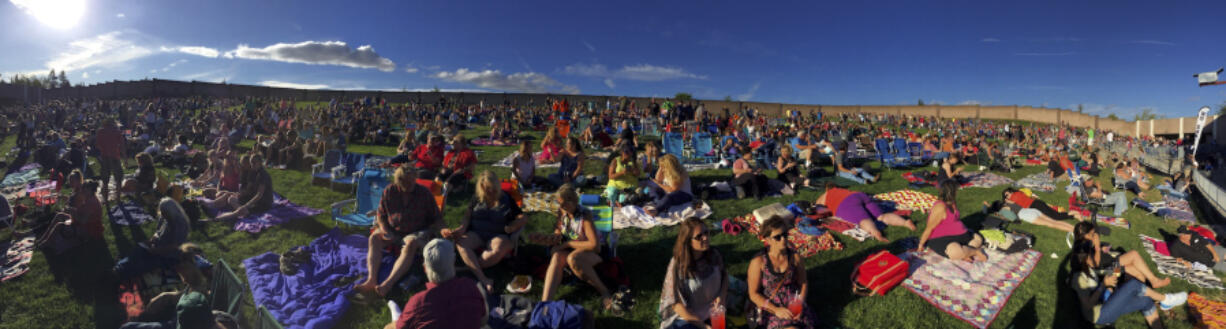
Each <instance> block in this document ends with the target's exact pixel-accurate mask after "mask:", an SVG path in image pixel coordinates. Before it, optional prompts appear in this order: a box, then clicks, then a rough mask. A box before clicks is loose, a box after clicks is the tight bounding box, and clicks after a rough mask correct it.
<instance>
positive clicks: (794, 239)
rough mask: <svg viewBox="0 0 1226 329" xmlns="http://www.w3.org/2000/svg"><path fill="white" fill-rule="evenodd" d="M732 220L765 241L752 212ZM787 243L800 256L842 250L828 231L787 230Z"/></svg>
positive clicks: (840, 244) (840, 245)
mask: <svg viewBox="0 0 1226 329" xmlns="http://www.w3.org/2000/svg"><path fill="white" fill-rule="evenodd" d="M732 221H733V222H735V223H737V224H740V225H741V226H744V227H745V232H747V233H748V234H752V235H753V236H754V237H755V238H758V240H759V241H762V243H764V244H765V243H766V240H764V239H763V238H762V237H760V236H759V234H758V231H759V225H758V219H757V218H755V217H754V215H753V214H752V213H751V214H746V215H744V216H740V217H734V218H732ZM788 245H790V246H792V249H793V250H795V251H796V254H797V255H800V256H801V257H810V256H813V255H816V254H817V253H818V252H821V251H826V250H843V244H842V243H839V241H838V240H835V239H834V236H832V235H830V233H829V232H826V233H823V234H820V235H808V234H804V233H801V232H800V230H790V231H788Z"/></svg>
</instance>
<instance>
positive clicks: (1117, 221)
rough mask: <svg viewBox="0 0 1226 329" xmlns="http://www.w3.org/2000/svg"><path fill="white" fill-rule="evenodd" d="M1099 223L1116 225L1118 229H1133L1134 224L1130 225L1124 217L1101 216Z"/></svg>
mask: <svg viewBox="0 0 1226 329" xmlns="http://www.w3.org/2000/svg"><path fill="white" fill-rule="evenodd" d="M1098 221H1099V222H1102V223H1107V224H1111V225H1114V226H1117V227H1122V228H1131V227H1132V224H1129V223H1128V219H1126V218H1124V217H1103V216H1099V217H1098Z"/></svg>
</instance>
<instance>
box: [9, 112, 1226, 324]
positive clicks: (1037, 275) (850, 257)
mask: <svg viewBox="0 0 1226 329" xmlns="http://www.w3.org/2000/svg"><path fill="white" fill-rule="evenodd" d="M485 131H486V130H485V129H473V130H468V131H465V132H464V134H465V135H468V136H469V137H475V136H477V135H480V134H483V133H484V132H485ZM527 134H530V135H534V136H536V137H537V138H540V137H541V134H539V133H537V132H530V133H527ZM538 140H539V139H538ZM5 142H8V143H11V138H10V140H6V141H5ZM241 146H247V147H249V146H250V142H247V143H246V144H243V145H241ZM475 149H477V150H479V151H481V152H482V154H481V155H480V157H479V159H480V162H479V164H478V171H480V170H486V169H489V170H493V171H494V172H496V173H497V174H498V175H499V177H508V175H509V169H508V168H497V167H492V166H491V165H492V164H493V163H494V162H495V161H497V160H499V159H501V158H503V157H505V156H506V155H507V154H510V153H511V152H512V151H513V148H512V147H476V148H475ZM348 151H350V152H362V153H372V154H378V155H392V154H394V153H395V148H394V147H389V146H365V145H353V146H350V147H349V150H348ZM587 164H588V165H587V166H585V167H586V170H585V171H587V172H588V173H591V174H599V172H600V170H601V168H603V165H602V164H601V163H600V162H599V161H597V160H590V161H589V162H588V163H587ZM872 167H873V169H874V170H878V166H877V164H875V163H874V164H872ZM827 169H829V168H827ZM926 169H928V170H931V168H926ZM1041 170H1043V169H1042V168H1041V167H1026V168H1023V169H1021V170H1019V171H1018V172H1015V173H1010V174H1005V175H1006V176H1008V177H1010V178H1014V179H1018V178H1021V177H1023V176H1025V175H1028V174H1031V173H1035V172H1039V171H1041ZM547 172H551V170H543V171H542V173H541V174H544V173H547ZM270 173H271V174H272V178H273V181H274V183H275V184H276V190H277V191H278V192H279V193H281V194H283V195H284V196H286V197H287V198H289V199H290V200H293V201H294V202H296V203H300V204H303V205H307V206H311V207H315V208H320V209H325V210H326V209H327V208H328V206H329V205H330V204H332V203H333V202H335V201H339V200H343V199H347V198H350V197H351V194H350V193H346V192H342V191H336V190H331V189H329V188H327V187H325V186H316V185H312V184H311V178H310V173H309V172H301V171H292V170H270ZM900 173H902V171H899V170H890V171H885V172H883V175H882V181H881V182H879V183H876V184H872V185H859V186H854V187H852V189H854V190H859V191H864V192H868V193H881V192H889V191H894V190H899V189H903V188H906V186H907V183H906V181H905V180H903V179H902V178H901V177H900V176H899V174H900ZM1107 175H1109V173H1104V174H1103V176H1102V177H1100V180H1102V181H1106V179H1107V177H1109V176H1107ZM730 176H731V171H730V170H726V169H725V170H708V171H702V172H696V173H692V177H693V180H694V181H695V183H702V182H710V181H714V180H728V179H729V177H730ZM1156 179H1157V178H1156ZM1064 184H1065V183H1061V184H1059V186H1058V187H1059V188H1057V192H1054V193H1039V195H1040V196H1041V197H1042V198H1043V199H1044V200H1046V201H1048V202H1049V203H1052V204H1056V205H1067V198H1068V195H1067V194H1065V193H1064V192H1063V186H1064ZM1003 189H1004V186H1000V187H996V188H991V189H980V188H967V189H963V190H962V191H961V192H960V193H959V198H958V200H959V203H958V205H959V208H960V210H961V211H962V213H963V214H964V215H966V217H964V220H965V221H966V222H967V223H969V224H972V225H973V224H975V223H977V222H978V221H979V220H981V219H982V217H981V216H980V215H977V214H978V213H979V210H980V203H981V201H991V200H992V199H993V198H995V197H996V196H998V195H1000V191H1001V190H1003ZM920 191H923V192H927V193H935V189H933V188H931V187H927V188H922V189H920ZM819 192H820V191H817V190H802V191H800V192H799V193H798V194H797V195H796V196H791V197H781V198H767V199H765V200H763V201H755V200H752V199H751V200H721V201H714V202H711V205H712V207H713V209H714V210H715V215H714V216H712V217H710V218H708V221H710V222H712V223H714V222H718V221H720V220H722V219H724V218H728V217H732V216H737V215H743V214H746V213H749V212H751V211H753V209H755V208H758V207H760V206H763V205H766V204H769V203H774V202H779V203H783V204H787V203H790V202H792V201H795V200H810V201H811V200H814V199H816V198H817V196H818V194H819ZM585 193H597V190H596V189H595V188H589V189H587V190H586V191H585ZM1156 194H1157V193H1156V192H1152V193H1150V195H1151V198H1152V197H1153V196H1156ZM470 199H471V197H470V195H469V194H467V193H461V194H455V195H452V196H451V197H450V198H449V199H448V203H447V211H446V219H447V221H448V223H449V224H450V225H451V226H454V225H456V224H457V222H458V221H459V218H460V216H462V215H463V207H464V205H466V204H467V203H468V202H469V201H470ZM1125 217H1127V218H1128V219H1129V220H1130V221H1131V222H1132V224H1133V228H1132V229H1130V230H1124V229H1119V228H1113V229H1114V231H1113V233H1112V234H1111V235H1110V236H1108V237H1106V238H1105V240H1106V241H1107V242H1110V243H1112V244H1114V245H1118V246H1123V247H1125V248H1127V249H1133V250H1141V246H1140V242H1139V240H1138V239H1137V237H1136V235H1137V234H1139V233H1143V234H1147V235H1151V236H1158V234H1159V233H1158V232H1159V230H1166V231H1173V230H1174V228H1175V227H1177V226H1178V225H1177V224H1176V223H1174V222H1170V221H1167V220H1163V219H1161V218H1158V217H1154V216H1151V215H1148V214H1146V213H1145V212H1143V211H1141V210H1138V209H1130V210H1128V212H1127V213H1126V214H1125ZM530 218H531V223H530V226H529V230H530V231H545V230H548V229H549V228H550V227H551V226H552V223H553V222H552V221H553V217H552V216H550V215H549V214H541V213H537V214H532V215H531V217H530ZM912 219H913V220H915V221H917V224H919V225H920V227H921V229H922V226H923V220H924V217H923V216H922V214H916V215H914V216H912ZM333 227H334V224H333V222H332V219H331V218H330V217H329V215H328V214H327V213H325V214H322V215H319V216H315V217H313V218H310V219H303V220H297V221H294V222H291V223H288V224H286V225H283V226H279V227H274V228H271V229H268V230H265V231H264V232H263V233H260V234H249V233H246V232H235V231H233V230H232V229H231V226H230V225H227V224H224V223H208V224H205V225H202V226H200V227H197V228H196V229H195V230H194V231H193V232H192V233H191V236H190V240H191V241H193V242H196V243H199V244H200V245H201V246H202V247H203V248H204V249H205V252H206V255H207V256H208V257H209V258H210V259H218V258H224V259H225V260H226V261H227V262H229V263H230V264H231V265H233V266H235V267H236V268H235V270H236V272H238V274H239V276H240V277H241V278H242V279H243V281H244V282H246V278H245V270H243V269H242V268H239V266H240V264H241V263H242V260H243V259H246V258H249V257H252V256H256V255H259V254H262V253H265V252H270V251H271V252H283V251H285V250H288V249H289V248H291V247H293V246H298V245H304V244H307V243H309V242H310V241H312V240H313V239H315V238H316V237H318V236H320V235H321V234H323V233H325V232H327V231H328V230H330V229H332V228H333ZM1011 228H1014V229H1021V230H1024V231H1027V232H1031V233H1034V234H1035V235H1036V236H1037V237H1038V243H1037V245H1036V246H1035V249H1036V250H1038V251H1041V252H1043V254H1044V257H1043V258H1042V260H1041V261H1039V264H1038V266H1037V268H1036V269H1035V270H1034V272H1033V273H1032V274H1031V276H1030V277H1029V278H1028V279H1027V280H1026V281H1025V282H1024V283H1023V284H1022V285H1021V286H1020V287H1019V288H1018V289H1017V290H1016V291H1015V293H1014V295H1013V297H1012V299H1011V300H1010V301H1009V303H1008V305H1007V306H1006V307H1005V308H1004V309H1003V310H1002V312H1001V314H1000V316H999V317H998V318H997V319H996V321H995V322H993V324H992V327H993V328H1005V327H1007V326H1009V325H1010V324H1014V325H1015V326H1016V327H1018V328H1028V327H1068V326H1071V325H1072V324H1073V323H1076V322H1078V321H1080V318H1081V314H1080V313H1079V309H1078V308H1077V305H1076V300H1075V299H1074V297H1071V295H1070V292H1069V289H1068V288H1067V286H1065V285H1064V284H1062V279H1063V276H1062V275H1063V274H1060V273H1061V272H1062V271H1064V272H1065V273H1067V266H1063V267H1062V265H1064V264H1063V263H1062V261H1063V258H1064V256H1066V255H1067V253H1068V247H1066V246H1065V242H1064V234H1063V232H1057V231H1055V230H1052V229H1048V228H1043V227H1038V226H1033V225H1029V224H1024V223H1017V224H1012V225H1011ZM153 230H154V227H153V224H148V225H146V226H144V227H141V228H139V229H128V228H121V227H116V226H112V225H107V232H106V246H105V247H106V248H101V246H98V247H96V248H85V249H86V250H84V251H79V252H77V254H75V255H71V256H70V257H75V258H74V259H75V261H73V262H69V261H64V260H63V259H64V257H51V258H50V259H49V258H48V257H47V256H46V255H44V254H43V253H41V252H38V253H36V254H35V257H34V261H33V269H32V270H31V272H30V273H28V274H27V275H25V276H24V277H22V278H19V279H17V280H15V281H12V282H6V283H0V300H4V302H0V328H90V327H97V328H111V327H114V326H116V325H117V323H118V321H119V319H120V314H121V313H120V312H121V311H122V310H119V309H118V308H117V306H116V305H115V303H114V296H113V295H114V294H113V292H110V293H108V291H111V289H112V287H113V285H111V284H108V283H106V282H100V281H101V280H100V279H98V278H99V277H101V275H98V274H97V273H101V272H100V271H101V270H102V269H104V268H106V267H109V266H110V264H113V262H114V260H115V259H119V258H120V257H121V255H123V254H124V253H126V252H127V251H128V250H130V249H131V248H132V247H131V246H132V243H133V241H140V240H141V239H143V238H144V237H145V236H148V235H150V234H152V231H153ZM345 231H346V232H349V233H364V232H365V231H366V230H365V229H358V228H347V229H345ZM676 233H677V229H676V228H675V227H665V228H656V229H651V230H639V229H626V230H622V231H620V234H621V236H622V238H621V240H620V245H619V247H618V253H619V255H620V256H621V257H622V258H623V259H624V260H625V263H626V264H627V265H628V267H629V268H628V270H629V271H630V273H631V281H632V285H633V290H634V291H635V299H636V301H637V302H638V304H637V305H636V307H635V308H634V309H633V310H632V311H631V312H629V313H628V314H626V315H625V316H622V317H614V316H609V315H599V317H598V319H597V320H598V321H597V323H598V326H599V327H602V328H654V327H657V326H658V321H659V320H658V317H657V316H656V313H655V310H656V308H657V306H658V303H659V302H658V298H659V295H660V287H661V285H662V280H663V271H664V267H665V266H666V265H667V262H668V260H669V257H670V250H671V246H672V243H673V241H674V240H675V237H676ZM885 234H886V237H887V238H889V239H890V240H891V241H897V240H899V239H902V238H905V237H911V236H918V235H919V234H920V231H914V232H913V231H909V230H907V229H905V228H898V227H890V228H888V229H887V230H886V231H885ZM8 236H9V233H7V232H5V233H0V239H5V238H7V237H8ZM837 238H838V239H839V240H840V241H841V242H843V243H844V245H845V248H844V249H843V250H839V251H825V252H821V253H818V254H817V255H815V256H813V257H810V258H808V259H806V260H805V266H806V268H807V270H808V275H809V282H810V287H811V291H810V293H809V300H808V303H809V304H810V305H811V306H813V307H814V309H815V310H817V312H818V318H819V319H820V321H821V322H822V324H823V326H824V327H844V328H969V327H970V326H969V325H967V324H966V323H964V322H962V321H961V320H958V319H956V318H954V317H952V316H950V315H947V314H944V313H943V312H941V311H939V310H938V309H937V308H935V307H933V306H931V305H929V304H928V303H927V302H925V301H923V300H922V299H921V298H919V297H918V296H916V295H915V294H912V293H910V292H908V291H907V290H906V289H894V290H893V291H891V292H890V293H888V294H887V295H886V296H881V297H869V298H861V297H855V296H854V295H852V294H851V293H850V291H849V286H850V282H849V276H850V273H851V272H852V269H853V267H854V266H855V265H856V264H857V263H858V262H859V261H860V260H861V259H863V258H864V257H865V256H867V255H868V254H870V253H873V252H875V251H878V250H881V249H889V250H891V251H893V252H895V253H897V252H901V251H902V250H900V247H898V246H897V245H895V244H891V243H878V242H872V241H866V242H857V241H854V240H850V239H846V238H844V237H842V236H838V237H837ZM712 245H713V246H714V247H715V248H718V249H719V250H720V252H721V253H722V254H723V255H724V258H725V262H726V263H727V264H728V266H729V273H730V274H731V275H734V276H736V277H739V278H741V279H744V278H745V275H746V274H745V271H746V268H747V266H748V263H749V259H750V257H752V256H753V255H754V254H755V253H756V252H758V251H759V250H760V248H761V243H760V242H758V241H757V240H756V239H755V238H753V237H750V236H747V235H740V236H730V235H723V234H717V235H715V236H714V237H713V239H712ZM520 252H523V253H528V254H529V255H531V254H533V253H535V254H537V255H540V256H541V257H542V258H544V257H545V255H544V249H542V248H540V247H535V246H525V247H523V248H521V250H520ZM1052 253H1055V254H1057V255H1058V256H1059V257H1060V259H1052V258H1050V257H1049V255H1050V254H1052ZM1142 253H1143V254H1144V252H1143V251H1142ZM52 264H57V265H55V266H52ZM64 264H68V265H64ZM1151 266H1152V263H1151ZM461 267H462V266H461ZM52 268H56V270H54V271H53V270H52ZM64 268H71V269H74V270H67V269H64ZM490 274H491V275H492V276H493V277H494V278H495V279H496V280H497V281H498V285H499V286H501V285H504V284H506V283H507V282H508V280H509V278H510V274H509V270H508V269H507V267H506V266H499V267H496V268H495V269H494V270H492V271H491V272H490ZM57 275H58V276H57ZM540 284H541V282H540V281H537V282H536V284H534V290H533V291H532V292H531V293H530V296H531V297H533V298H539V296H540ZM1186 289H1191V290H1193V291H1199V292H1201V293H1203V294H1206V295H1208V296H1211V297H1214V298H1219V299H1221V298H1223V297H1226V295H1223V294H1222V293H1221V292H1206V291H1201V290H1199V289H1194V287H1193V286H1191V285H1189V284H1187V283H1186V282H1184V281H1182V280H1179V279H1175V280H1174V283H1173V284H1172V285H1171V287H1170V288H1165V289H1162V290H1163V291H1181V290H1186ZM409 296H410V294H409V293H407V292H395V293H393V294H392V296H390V298H392V299H394V300H396V301H397V302H401V303H403V302H404V301H405V300H407V298H408V297H409ZM559 296H560V297H561V298H562V299H565V300H567V301H570V302H575V303H579V304H582V305H583V306H584V307H586V308H588V309H595V308H596V307H597V299H598V298H597V296H596V294H595V292H594V291H593V290H592V289H591V288H589V287H586V286H584V285H582V284H580V285H575V286H568V287H563V288H562V289H561V292H560V294H559ZM735 307H736V308H739V307H740V306H735ZM1184 310H1185V309H1184V308H1179V309H1177V310H1176V311H1175V312H1172V313H1170V314H1169V315H1168V316H1167V317H1166V321H1165V323H1166V324H1167V325H1168V326H1169V327H1170V328H1189V327H1191V326H1190V324H1189V323H1188V316H1187V314H1186V312H1185V311H1184ZM241 313H242V314H241V316H242V318H243V319H244V321H245V323H246V324H248V326H245V327H249V324H251V323H253V319H254V316H253V315H254V314H255V312H254V306H253V304H252V301H251V297H250V296H247V297H246V298H245V301H244V303H243V306H242V309H241ZM389 320H390V317H389V314H388V310H387V308H386V306H384V305H383V304H382V303H372V304H371V305H359V304H354V305H353V306H352V307H351V308H350V309H349V311H348V312H347V313H346V314H345V316H344V318H343V319H342V321H340V324H339V325H338V328H380V327H382V326H383V324H385V323H386V322H388V321H389ZM1118 326H1119V327H1121V328H1141V327H1144V321H1143V319H1142V318H1141V316H1140V315H1139V314H1131V315H1128V316H1125V317H1124V318H1122V319H1121V320H1120V321H1119V322H1118Z"/></svg>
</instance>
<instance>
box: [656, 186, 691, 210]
mask: <svg viewBox="0 0 1226 329" xmlns="http://www.w3.org/2000/svg"><path fill="white" fill-rule="evenodd" d="M690 201H694V196H693V195H690V194H689V193H685V191H674V192H673V193H669V194H668V195H665V196H664V198H662V199H659V200H656V202H655V207H656V211H659V212H665V211H668V208H672V207H674V206H679V205H683V204H686V203H688V202H690Z"/></svg>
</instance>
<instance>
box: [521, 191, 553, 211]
mask: <svg viewBox="0 0 1226 329" xmlns="http://www.w3.org/2000/svg"><path fill="white" fill-rule="evenodd" d="M557 209H558V205H557V203H556V202H554V198H553V193H545V192H532V193H527V194H524V206H523V210H524V212H553V211H554V210H557Z"/></svg>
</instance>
